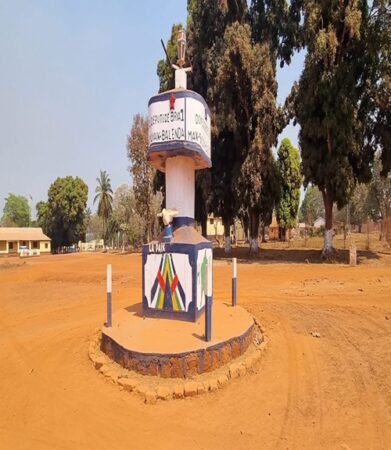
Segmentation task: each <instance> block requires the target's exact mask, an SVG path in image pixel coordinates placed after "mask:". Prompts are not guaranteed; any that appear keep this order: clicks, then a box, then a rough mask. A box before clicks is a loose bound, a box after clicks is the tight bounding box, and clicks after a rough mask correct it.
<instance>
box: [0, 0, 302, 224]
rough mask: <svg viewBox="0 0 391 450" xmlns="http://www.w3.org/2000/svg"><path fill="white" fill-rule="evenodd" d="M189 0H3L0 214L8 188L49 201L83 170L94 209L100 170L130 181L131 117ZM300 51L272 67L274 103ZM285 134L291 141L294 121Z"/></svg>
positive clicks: (295, 72)
mask: <svg viewBox="0 0 391 450" xmlns="http://www.w3.org/2000/svg"><path fill="white" fill-rule="evenodd" d="M186 3H187V2H186V0H165V1H161V0H143V1H142V2H138V1H126V0H114V1H111V2H108V1H105V0H94V1H91V0H90V1H87V0H55V1H52V0H46V1H45V0H34V1H31V0H30V1H21V0H0V216H1V215H2V211H3V207H4V200H5V198H6V197H7V195H8V194H9V193H14V194H19V195H24V196H26V197H27V198H30V197H31V200H30V202H31V206H32V212H33V216H34V215H35V205H36V203H37V202H39V201H41V200H43V201H46V200H47V191H48V189H49V186H50V184H51V183H53V181H54V180H55V179H56V178H57V177H63V176H67V175H72V176H79V177H80V178H82V179H83V180H84V181H85V182H86V183H87V185H88V188H89V199H88V206H89V207H91V209H92V211H95V210H96V205H93V197H94V191H95V187H96V184H97V183H96V178H97V177H98V176H99V171H100V170H106V171H107V172H108V174H109V176H110V179H111V184H112V187H113V188H114V189H116V188H117V187H118V186H120V185H121V184H123V183H127V184H130V183H131V178H130V174H129V171H128V166H129V162H128V159H127V156H126V141H127V135H128V134H129V132H130V127H131V123H132V117H133V115H134V114H136V113H143V114H146V113H147V105H148V100H149V98H150V97H151V96H152V95H154V94H156V93H157V91H158V88H159V83H158V78H157V75H156V65H157V62H158V60H159V59H161V58H162V57H163V56H164V53H163V49H162V47H161V44H160V39H161V38H163V40H164V41H167V39H168V38H169V36H170V33H171V26H172V24H173V23H178V22H181V23H186V14H187V12H186ZM302 64H303V55H302V54H299V55H297V56H296V57H295V58H294V60H293V62H292V64H291V65H290V66H289V67H284V69H282V70H281V69H279V71H278V84H279V92H278V94H279V95H278V101H279V102H280V103H281V102H283V101H284V99H285V97H286V96H287V95H288V93H289V91H290V88H291V86H292V83H293V81H294V80H295V79H297V78H298V77H299V76H300V72H301V68H302ZM281 137H289V138H290V139H291V140H292V143H293V144H294V145H295V146H297V127H295V128H294V127H293V126H288V127H287V128H286V129H285V130H284V132H283V134H282V136H281Z"/></svg>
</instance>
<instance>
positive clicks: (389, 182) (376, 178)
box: [368, 153, 391, 239]
mask: <svg viewBox="0 0 391 450" xmlns="http://www.w3.org/2000/svg"><path fill="white" fill-rule="evenodd" d="M382 173H383V167H382V160H381V155H380V154H379V153H377V154H376V156H375V163H374V166H373V177H372V180H371V183H370V185H369V193H368V196H369V200H368V204H369V205H370V211H369V213H370V216H371V217H372V219H374V220H379V219H380V220H381V221H382V228H381V233H380V239H383V237H384V236H383V234H384V227H383V224H384V222H385V220H386V219H389V218H390V217H391V174H390V173H388V175H387V176H385V177H383V176H382V175H381V174H382Z"/></svg>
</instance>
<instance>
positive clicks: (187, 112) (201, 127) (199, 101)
mask: <svg viewBox="0 0 391 450" xmlns="http://www.w3.org/2000/svg"><path fill="white" fill-rule="evenodd" d="M210 149H211V145H210V111H209V107H208V105H207V104H206V102H205V100H204V99H203V98H202V97H201V95H199V94H197V93H196V92H194V91H190V90H187V89H173V90H171V91H166V92H163V93H162V94H159V95H155V96H154V97H152V98H151V99H150V100H149V103H148V161H149V162H150V164H151V165H152V166H153V167H155V168H156V169H158V170H160V171H162V172H165V166H166V159H167V158H171V157H174V156H189V157H191V158H192V159H193V160H194V163H195V169H196V170H197V169H205V168H208V167H211V166H212V162H211V157H210Z"/></svg>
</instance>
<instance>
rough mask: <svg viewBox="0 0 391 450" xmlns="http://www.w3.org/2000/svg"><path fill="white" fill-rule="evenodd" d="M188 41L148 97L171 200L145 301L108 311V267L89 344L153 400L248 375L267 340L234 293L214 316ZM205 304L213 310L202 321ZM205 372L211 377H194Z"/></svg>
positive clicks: (149, 266)
mask: <svg viewBox="0 0 391 450" xmlns="http://www.w3.org/2000/svg"><path fill="white" fill-rule="evenodd" d="M185 48H186V38H185V34H184V31H183V30H181V32H180V36H179V39H178V56H179V58H178V65H174V68H175V88H174V89H172V90H170V91H167V92H163V93H161V94H159V95H156V96H154V97H152V98H151V99H150V101H149V110H148V119H149V147H148V160H149V162H150V163H151V164H152V165H153V166H154V167H156V168H157V169H158V170H161V171H162V172H164V173H165V177H166V206H165V208H164V209H163V210H162V212H161V213H160V214H159V215H160V216H161V217H162V220H163V223H164V225H165V229H164V231H163V232H162V233H161V235H160V236H158V238H157V239H155V240H153V241H152V242H149V243H147V244H145V245H144V246H143V250H142V302H139V301H137V300H138V299H139V294H137V297H138V299H137V300H136V302H132V304H131V305H130V306H129V307H127V308H122V309H119V310H117V311H115V312H114V313H113V315H111V305H112V298H111V270H110V271H108V277H107V280H108V285H107V321H106V323H105V325H104V326H103V327H102V330H101V333H99V334H98V338H97V339H96V341H95V343H92V345H91V349H90V358H91V359H92V361H94V364H95V367H96V368H97V369H99V370H100V372H101V373H102V374H104V375H105V377H106V376H107V377H111V379H112V380H113V381H115V382H118V384H120V385H121V386H122V387H123V388H124V389H126V390H132V391H136V392H139V393H140V395H144V396H145V401H146V402H154V401H156V399H157V398H160V399H164V400H167V399H168V398H181V397H183V396H191V395H195V394H198V393H202V392H208V391H213V390H215V389H217V387H218V386H220V387H221V386H222V385H223V384H224V383H225V382H226V381H228V379H230V378H235V377H237V376H242V375H243V374H244V373H245V371H246V370H247V369H248V368H250V367H252V364H253V363H254V361H255V360H256V359H257V358H258V355H259V352H258V351H257V350H258V346H259V343H260V342H261V341H262V337H261V333H260V331H259V329H258V328H257V327H256V325H255V323H254V318H253V317H252V315H251V314H249V313H248V312H247V311H246V310H245V309H244V308H242V307H241V306H239V305H236V297H235V299H234V298H233V300H232V303H229V302H223V301H218V302H215V304H214V305H213V314H211V305H212V301H211V298H212V290H213V286H212V262H213V260H212V259H213V258H212V243H211V242H209V241H208V240H207V239H205V238H204V237H202V236H201V235H200V234H199V233H198V232H197V231H196V229H195V227H194V202H195V198H194V191H195V171H196V170H198V169H203V168H207V167H211V159H210V156H211V155H210V152H211V149H210V112H209V108H208V106H207V104H206V103H205V101H204V99H203V98H202V97H201V96H200V95H199V94H197V93H196V92H193V91H191V90H188V89H187V86H186V73H187V72H188V71H189V69H188V68H184V67H183V66H184V59H185ZM110 269H111V266H110ZM233 292H234V290H233ZM114 301H115V300H114ZM206 304H207V305H208V308H207V310H208V312H209V314H206V315H205V320H202V319H203V318H201V315H202V313H203V312H204V310H205V305H206ZM172 319H178V320H172ZM212 323H213V327H212ZM212 328H213V332H211V329H212ZM232 360H237V362H235V363H234V364H231V362H232ZM115 363H116V364H117V365H118V366H117V365H116V364H115ZM123 369H125V371H124V370H123ZM217 369H219V371H217ZM208 373H210V374H211V376H210V379H205V378H202V379H200V378H197V377H200V376H203V375H205V374H208ZM169 379H173V380H176V381H173V383H175V386H174V385H173V384H170V382H169V381H167V380H169ZM189 379H191V380H192V381H189V382H187V381H188V380H189ZM178 380H179V381H178ZM180 380H182V381H180ZM195 380H197V382H196V381H195Z"/></svg>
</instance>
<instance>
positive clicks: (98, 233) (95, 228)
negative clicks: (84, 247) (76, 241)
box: [87, 214, 103, 240]
mask: <svg viewBox="0 0 391 450" xmlns="http://www.w3.org/2000/svg"><path fill="white" fill-rule="evenodd" d="M102 236H103V224H102V219H101V218H100V217H99V216H98V214H91V216H90V218H89V221H88V225H87V239H88V240H97V239H101V238H102Z"/></svg>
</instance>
